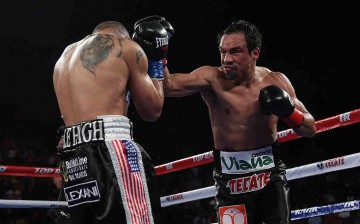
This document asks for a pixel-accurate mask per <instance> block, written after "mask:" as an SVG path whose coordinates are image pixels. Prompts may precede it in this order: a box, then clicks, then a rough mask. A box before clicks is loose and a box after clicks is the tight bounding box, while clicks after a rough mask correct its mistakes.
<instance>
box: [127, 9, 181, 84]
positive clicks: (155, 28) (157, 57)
mask: <svg viewBox="0 0 360 224" xmlns="http://www.w3.org/2000/svg"><path fill="white" fill-rule="evenodd" d="M134 30H135V32H134V34H133V36H132V39H133V40H134V41H136V42H137V43H138V44H139V45H140V46H141V47H142V48H143V49H144V51H145V53H146V56H147V57H148V59H149V68H148V74H149V76H150V77H151V78H152V79H159V80H162V79H164V67H165V64H166V54H167V50H168V42H169V36H172V35H173V34H174V30H173V28H172V26H171V24H170V23H169V22H167V21H165V19H164V18H163V17H161V16H149V17H146V18H143V19H141V20H139V21H137V22H136V23H135V25H134Z"/></svg>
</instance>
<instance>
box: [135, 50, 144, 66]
mask: <svg viewBox="0 0 360 224" xmlns="http://www.w3.org/2000/svg"><path fill="white" fill-rule="evenodd" d="M143 55H144V52H143V51H141V50H137V51H136V64H139V62H140V58H141V56H143Z"/></svg>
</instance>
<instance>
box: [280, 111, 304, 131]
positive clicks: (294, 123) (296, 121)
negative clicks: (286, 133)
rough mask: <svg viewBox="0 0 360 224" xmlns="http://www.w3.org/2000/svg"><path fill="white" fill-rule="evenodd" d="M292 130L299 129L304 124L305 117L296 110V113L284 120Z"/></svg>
mask: <svg viewBox="0 0 360 224" xmlns="http://www.w3.org/2000/svg"><path fill="white" fill-rule="evenodd" d="M282 120H283V121H284V122H285V123H286V124H287V125H288V126H289V127H290V128H298V127H300V126H301V125H302V123H303V122H304V115H303V113H302V112H301V111H299V110H298V109H296V108H295V110H294V112H293V113H292V114H291V115H290V116H289V117H286V118H283V119H282Z"/></svg>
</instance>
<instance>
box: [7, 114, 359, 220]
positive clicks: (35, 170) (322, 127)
mask: <svg viewBox="0 0 360 224" xmlns="http://www.w3.org/2000/svg"><path fill="white" fill-rule="evenodd" d="M358 122H360V109H356V110H353V111H349V112H345V113H342V114H339V115H336V116H332V117H329V118H326V119H323V120H319V121H316V129H317V131H316V134H318V133H321V132H325V131H329V130H332V129H335V128H339V127H344V126H347V125H352V124H355V123H358ZM277 136H278V142H279V143H282V142H287V141H291V140H295V139H298V138H301V136H298V135H296V134H295V132H294V131H293V130H292V129H287V130H284V131H280V132H278V133H277ZM213 161H214V157H213V154H212V151H209V152H205V153H202V154H199V155H194V156H191V157H188V158H184V159H181V160H176V161H173V162H170V163H166V164H163V165H159V166H156V167H155V172H156V175H157V176H160V175H165V174H168V173H172V172H177V171H181V170H185V169H188V168H192V167H196V166H200V165H204V164H208V163H212V162H213ZM359 166H360V153H355V154H350V155H344V156H340V157H336V158H330V159H328V160H324V161H319V162H315V163H311V164H307V165H302V166H299V167H294V168H290V169H287V170H286V177H287V179H288V180H289V181H291V180H295V179H300V178H306V177H310V176H316V175H322V174H326V173H329V172H335V171H339V170H345V169H350V168H355V167H359ZM0 175H2V176H21V177H24V176H29V177H43V178H46V177H61V175H60V169H58V168H49V167H26V166H8V165H0ZM215 195H216V188H215V186H208V187H204V188H200V189H194V190H191V191H186V192H182V193H177V194H172V195H167V196H163V197H161V198H160V201H161V207H168V206H172V205H176V204H181V203H186V202H190V201H196V200H201V199H205V198H211V197H214V196H215ZM65 207H67V202H66V201H40V200H3V199H0V208H65ZM359 209H360V200H353V201H345V202H341V203H336V204H329V205H325V206H316V207H310V208H303V209H297V210H292V211H291V220H298V219H305V218H310V217H314V216H322V215H327V214H331V213H339V212H347V211H354V210H359Z"/></svg>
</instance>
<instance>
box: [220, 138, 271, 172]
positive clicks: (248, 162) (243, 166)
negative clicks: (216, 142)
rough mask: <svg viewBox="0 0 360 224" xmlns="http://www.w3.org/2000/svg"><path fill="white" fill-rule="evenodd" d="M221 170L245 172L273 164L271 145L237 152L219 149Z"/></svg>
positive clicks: (264, 168)
mask: <svg viewBox="0 0 360 224" xmlns="http://www.w3.org/2000/svg"><path fill="white" fill-rule="evenodd" d="M220 160H221V172H222V173H227V174H245V173H251V172H256V171H260V170H266V169H270V168H273V167H274V166H275V163H274V156H273V152H272V147H271V145H269V146H266V147H264V148H261V149H256V150H246V151H237V152H226V151H220Z"/></svg>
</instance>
